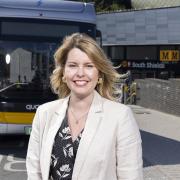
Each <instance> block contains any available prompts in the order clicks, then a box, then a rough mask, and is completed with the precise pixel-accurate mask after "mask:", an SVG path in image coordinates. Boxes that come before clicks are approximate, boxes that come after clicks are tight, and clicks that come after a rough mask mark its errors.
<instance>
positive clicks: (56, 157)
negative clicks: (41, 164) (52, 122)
mask: <svg viewBox="0 0 180 180" xmlns="http://www.w3.org/2000/svg"><path fill="white" fill-rule="evenodd" d="M82 131H83V130H82ZM81 135H82V132H81V133H80V134H79V136H78V137H77V138H76V140H75V141H74V142H73V141H72V137H71V133H70V128H69V125H68V119H67V115H66V116H65V118H64V120H63V122H62V124H61V127H60V128H59V130H58V132H57V134H56V136H55V139H54V144H53V149H52V154H51V164H50V173H49V179H50V180H61V179H62V180H71V178H72V173H73V167H74V162H75V158H76V153H77V150H78V146H79V142H80V139H81Z"/></svg>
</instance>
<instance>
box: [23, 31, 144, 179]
mask: <svg viewBox="0 0 180 180" xmlns="http://www.w3.org/2000/svg"><path fill="white" fill-rule="evenodd" d="M55 61H56V69H55V70H54V72H53V74H52V76H51V84H52V88H53V89H54V91H55V92H56V93H57V94H58V95H59V97H60V99H59V100H56V101H53V102H49V103H46V104H44V105H41V106H39V108H38V109H37V112H36V115H35V118H34V120H33V126H32V132H31V136H30V140H29V147H28V153H27V160H26V165H27V173H28V180H48V179H53V180H59V179H62V180H141V179H143V178H142V152H141V138H140V134H139V130H138V127H137V124H136V122H135V120H134V117H133V115H132V112H131V110H130V109H129V108H128V107H127V106H125V105H122V104H120V103H117V102H115V101H113V100H115V97H116V92H117V90H116V87H117V86H116V85H115V84H116V83H117V80H118V78H119V75H118V73H117V72H116V71H115V70H114V69H113V66H112V64H111V63H110V61H109V60H107V58H106V56H105V54H104V53H103V51H102V50H101V48H100V47H99V46H98V45H97V44H96V42H95V41H94V40H93V39H91V38H90V37H88V36H87V35H84V34H79V33H76V34H73V35H71V36H68V37H66V38H65V40H64V41H63V44H62V46H60V47H59V49H58V50H57V51H56V53H55Z"/></svg>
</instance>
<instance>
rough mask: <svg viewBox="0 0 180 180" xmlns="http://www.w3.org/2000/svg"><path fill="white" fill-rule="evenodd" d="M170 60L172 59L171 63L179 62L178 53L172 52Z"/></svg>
mask: <svg viewBox="0 0 180 180" xmlns="http://www.w3.org/2000/svg"><path fill="white" fill-rule="evenodd" d="M171 59H172V61H179V51H172V52H171Z"/></svg>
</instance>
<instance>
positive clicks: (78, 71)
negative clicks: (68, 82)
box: [77, 67, 84, 76]
mask: <svg viewBox="0 0 180 180" xmlns="http://www.w3.org/2000/svg"><path fill="white" fill-rule="evenodd" d="M77 75H78V76H83V75H84V68H83V67H78V69H77Z"/></svg>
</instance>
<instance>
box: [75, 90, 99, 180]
mask: <svg viewBox="0 0 180 180" xmlns="http://www.w3.org/2000/svg"><path fill="white" fill-rule="evenodd" d="M101 112H102V98H101V96H100V95H99V94H98V93H97V92H96V91H94V99H93V102H92V105H91V108H90V111H89V113H88V117H87V120H86V125H85V128H84V131H83V134H82V137H81V141H80V144H79V147H78V151H77V155H76V160H75V164H74V169H73V176H72V180H75V179H78V175H79V173H80V171H81V168H82V166H83V163H84V161H85V159H86V156H87V153H88V149H89V147H90V145H91V142H92V140H93V137H94V136H95V134H96V132H97V129H98V126H99V124H100V122H101V119H102V116H101V115H102V113H101Z"/></svg>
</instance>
